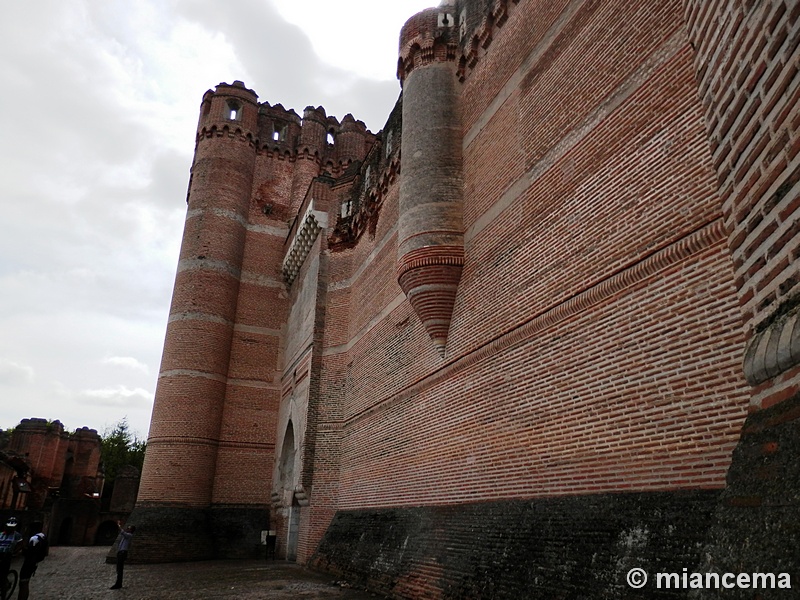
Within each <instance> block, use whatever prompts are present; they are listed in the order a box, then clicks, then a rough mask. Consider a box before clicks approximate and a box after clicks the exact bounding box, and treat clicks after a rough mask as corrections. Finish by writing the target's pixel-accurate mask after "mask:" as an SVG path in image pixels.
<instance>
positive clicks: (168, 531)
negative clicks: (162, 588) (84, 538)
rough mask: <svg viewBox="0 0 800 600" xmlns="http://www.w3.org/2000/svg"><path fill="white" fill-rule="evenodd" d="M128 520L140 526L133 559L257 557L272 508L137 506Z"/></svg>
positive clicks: (169, 559)
mask: <svg viewBox="0 0 800 600" xmlns="http://www.w3.org/2000/svg"><path fill="white" fill-rule="evenodd" d="M127 522H128V524H130V525H135V526H136V534H135V537H134V539H133V542H132V544H131V549H130V557H129V562H131V563H161V562H180V561H191V560H210V559H217V558H255V557H257V556H258V555H259V553H260V552H261V549H260V547H259V543H260V539H261V530H262V529H269V510H268V509H267V508H266V507H252V506H246V507H242V506H214V507H211V508H207V509H200V508H185V507H174V506H137V507H136V508H135V509H134V510H133V512H132V513H131V516H130V517H129V518H128V521H127ZM113 551H114V548H113V547H112V554H113ZM110 556H111V555H110Z"/></svg>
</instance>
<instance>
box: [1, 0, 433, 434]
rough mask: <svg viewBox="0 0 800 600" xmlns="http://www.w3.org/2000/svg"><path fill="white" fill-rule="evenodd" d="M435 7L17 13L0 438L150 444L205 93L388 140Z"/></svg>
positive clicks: (243, 5)
mask: <svg viewBox="0 0 800 600" xmlns="http://www.w3.org/2000/svg"><path fill="white" fill-rule="evenodd" d="M436 2H437V0H430V3H429V2H427V1H425V0H397V1H395V2H385V3H383V2H382V3H376V2H374V0H361V1H360V2H356V0H342V1H341V2H337V3H335V14H333V15H332V9H331V7H332V6H333V4H332V3H330V2H327V1H326V2H324V3H323V2H322V1H321V0H309V2H303V3H298V2H294V1H291V2H289V1H288V0H280V1H273V0H268V1H266V2H265V1H264V0H230V1H229V2H226V3H222V2H218V0H170V1H169V2H160V1H159V0H140V1H138V2H124V1H123V0H106V1H104V2H92V1H91V0H71V1H70V2H63V1H62V0H36V1H35V2H11V3H6V4H7V6H5V5H4V13H3V17H4V18H3V19H2V20H0V81H3V83H4V86H5V89H6V91H7V92H8V93H6V94H0V129H2V131H3V141H4V142H6V143H4V144H2V145H0V164H2V165H3V173H4V179H3V193H2V194H1V195H0V211H2V215H3V217H2V219H0V331H2V332H3V333H2V335H0V356H2V357H3V359H1V360H0V384H2V393H3V396H2V397H0V428H6V427H11V426H14V425H15V424H16V423H18V422H19V420H20V419H23V418H26V417H31V416H39V417H44V418H48V419H59V420H60V421H61V422H62V423H64V424H65V426H66V427H68V428H77V427H82V426H89V427H92V428H95V429H98V430H102V425H103V424H104V423H116V422H118V421H119V419H120V418H121V417H123V416H124V415H125V414H126V413H127V414H128V415H129V417H130V423H131V425H132V426H133V427H134V428H135V429H136V430H138V431H147V427H148V424H149V415H150V411H151V409H152V397H153V394H152V393H151V392H148V391H147V390H149V389H155V386H156V381H155V379H156V375H155V373H153V372H152V371H150V370H148V369H147V365H153V366H155V365H158V364H159V361H160V355H161V350H162V347H163V343H164V333H165V330H166V322H167V315H168V312H169V306H170V297H171V293H172V285H173V282H174V278H175V269H176V265H177V261H178V253H179V247H180V243H181V236H182V230H183V219H184V216H185V211H186V202H185V200H186V190H187V185H188V180H189V169H190V167H191V162H192V152H193V149H194V136H195V127H196V124H197V117H198V108H199V104H200V100H201V98H202V95H203V93H204V92H205V91H206V90H207V89H209V88H213V87H214V86H216V85H217V84H218V83H220V82H232V81H234V80H237V79H238V80H242V81H244V82H245V84H247V85H248V86H249V87H251V88H252V89H254V90H255V91H256V92H257V93H258V94H259V99H260V100H261V101H262V102H264V101H266V102H269V103H270V104H273V105H274V104H277V103H281V104H283V105H284V106H285V107H287V108H294V109H295V110H297V111H298V112H301V111H302V110H303V108H304V107H305V106H307V105H314V106H318V105H322V106H324V107H325V109H326V111H327V112H328V114H329V115H333V116H336V117H337V118H339V119H341V118H343V116H344V115H345V114H347V113H352V114H353V115H354V116H355V117H356V118H357V119H361V120H363V121H364V122H366V123H367V125H368V126H369V127H370V129H372V130H373V131H378V129H380V128H381V127H382V126H383V124H384V123H385V120H386V118H387V117H388V115H389V112H390V111H391V109H392V107H393V106H394V103H395V101H396V100H397V96H398V94H399V91H400V88H399V84H398V83H397V81H396V80H395V66H396V53H397V39H398V35H399V30H400V27H401V25H402V23H403V22H404V20H405V19H406V18H408V17H410V16H411V15H413V14H414V13H415V12H417V11H418V10H420V9H422V8H425V7H426V6H427V5H428V4H435V3H436ZM378 6H379V8H376V7H378ZM299 11H302V14H300V12H299ZM282 15H285V17H286V18H287V19H288V20H289V22H287V21H286V20H285V19H284V17H283V16H282ZM323 38H324V39H323ZM365 49H369V51H367V50H365ZM378 56H380V57H381V58H380V59H379V60H380V64H379V63H377V62H375V63H373V62H372V61H373V59H378ZM104 356H105V357H106V359H105V362H104V363H100V362H98V357H104ZM134 357H135V358H134ZM31 365H35V367H36V369H35V371H34V368H33V367H32V366H31ZM57 382H60V383H57ZM121 382H122V383H121ZM76 390H81V391H76Z"/></svg>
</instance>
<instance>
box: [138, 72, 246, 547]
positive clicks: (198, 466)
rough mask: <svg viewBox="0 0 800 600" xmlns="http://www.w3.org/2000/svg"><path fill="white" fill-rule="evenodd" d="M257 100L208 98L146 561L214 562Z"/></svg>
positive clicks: (160, 399)
mask: <svg viewBox="0 0 800 600" xmlns="http://www.w3.org/2000/svg"><path fill="white" fill-rule="evenodd" d="M258 111H259V106H258V97H257V95H256V94H255V93H254V92H253V91H251V90H249V89H247V88H246V87H245V86H244V84H243V83H242V82H240V81H235V82H234V83H233V84H225V83H221V84H219V85H218V86H217V87H216V90H215V91H211V90H209V91H208V92H206V94H205V95H204V96H203V101H202V103H201V106H200V120H199V123H198V127H197V138H196V146H195V157H194V162H193V165H192V170H191V178H190V184H189V196H188V199H187V203H188V210H187V213H186V222H185V225H184V233H183V241H182V245H181V252H180V259H179V263H178V269H177V274H176V277H175V287H174V290H173V297H172V305H171V307H170V314H169V321H168V325H167V333H166V339H165V342H164V352H163V356H162V361H161V370H160V373H159V378H158V385H157V388H156V395H155V402H154V406H153V415H152V419H151V425H150V433H149V437H148V443H147V453H146V456H145V462H144V465H143V469H142V478H141V484H140V488H139V495H138V500H137V504H136V509H135V511H134V513H133V515H132V516H131V522H132V523H135V524H136V526H137V528H138V529H139V531H140V534H139V535H138V538H139V539H138V540H137V555H138V556H139V557H140V559H141V560H143V561H148V562H151V561H159V560H167V559H168V560H186V559H203V558H210V557H211V556H212V552H213V549H212V545H211V542H210V538H209V536H208V533H207V531H208V527H207V526H206V523H204V520H205V518H206V517H205V513H204V511H205V509H207V508H209V506H210V505H211V502H212V493H213V487H214V476H215V469H216V461H217V448H218V445H219V439H220V423H221V422H222V412H223V405H224V400H225V394H226V385H227V376H228V365H229V359H230V354H231V341H232V337H233V332H234V323H235V319H236V307H237V297H238V293H239V282H240V274H241V268H242V258H243V253H244V246H245V238H246V233H247V225H246V224H247V219H248V211H249V203H250V196H251V190H252V186H253V176H254V175H253V174H254V166H255V159H256V139H255V138H256V136H257V132H258Z"/></svg>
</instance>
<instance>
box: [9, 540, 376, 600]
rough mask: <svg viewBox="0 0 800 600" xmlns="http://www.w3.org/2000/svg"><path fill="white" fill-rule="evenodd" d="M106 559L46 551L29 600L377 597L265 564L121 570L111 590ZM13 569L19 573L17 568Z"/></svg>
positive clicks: (84, 550) (97, 552) (283, 565)
mask: <svg viewBox="0 0 800 600" xmlns="http://www.w3.org/2000/svg"><path fill="white" fill-rule="evenodd" d="M107 553H108V548H105V547H67V546H58V547H52V548H50V556H48V557H47V558H46V559H45V560H44V561H43V562H42V563H40V564H39V569H38V570H37V571H36V575H35V576H34V577H33V579H32V580H31V586H30V590H31V594H30V600H67V599H70V600H94V599H96V598H98V599H99V598H103V599H114V598H116V599H119V600H123V599H124V600H145V599H147V600H151V599H152V600H178V599H180V600H201V599H205V598H242V599H245V600H255V599H256V598H270V599H273V598H274V599H282V598H286V599H288V598H293V599H309V600H316V599H325V600H328V599H341V600H345V599H346V600H366V599H372V600H375V599H376V598H379V597H380V596H377V595H373V594H370V593H368V592H365V591H360V590H355V589H351V588H348V587H343V586H340V585H338V584H336V583H335V582H334V581H333V579H332V578H331V577H330V576H327V575H322V574H319V573H314V572H311V571H308V570H306V569H304V568H303V567H300V566H298V565H296V564H293V563H287V562H283V561H264V560H247V561H204V562H194V563H171V564H161V565H125V581H124V587H123V588H122V589H121V590H110V589H108V588H109V587H110V586H111V585H112V584H113V583H114V579H115V570H114V569H115V567H114V565H109V564H106V562H105V558H106V554H107ZM14 568H16V569H19V563H16V564H15V565H14ZM14 600H16V593H15V594H14Z"/></svg>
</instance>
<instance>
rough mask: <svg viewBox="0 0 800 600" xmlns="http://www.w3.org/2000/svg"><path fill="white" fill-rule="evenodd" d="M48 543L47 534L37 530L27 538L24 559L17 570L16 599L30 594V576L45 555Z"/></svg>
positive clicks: (26, 599)
mask: <svg viewBox="0 0 800 600" xmlns="http://www.w3.org/2000/svg"><path fill="white" fill-rule="evenodd" d="M47 551H48V543H47V536H45V534H44V533H42V532H38V533H36V534H34V535H33V536H32V537H31V539H29V540H28V545H27V546H26V547H25V559H24V560H23V561H22V568H20V570H19V595H18V596H17V600H28V595H29V594H30V583H31V577H33V574H34V573H36V567H38V566H39V563H40V562H42V561H43V560H44V558H45V557H46V556H47Z"/></svg>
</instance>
